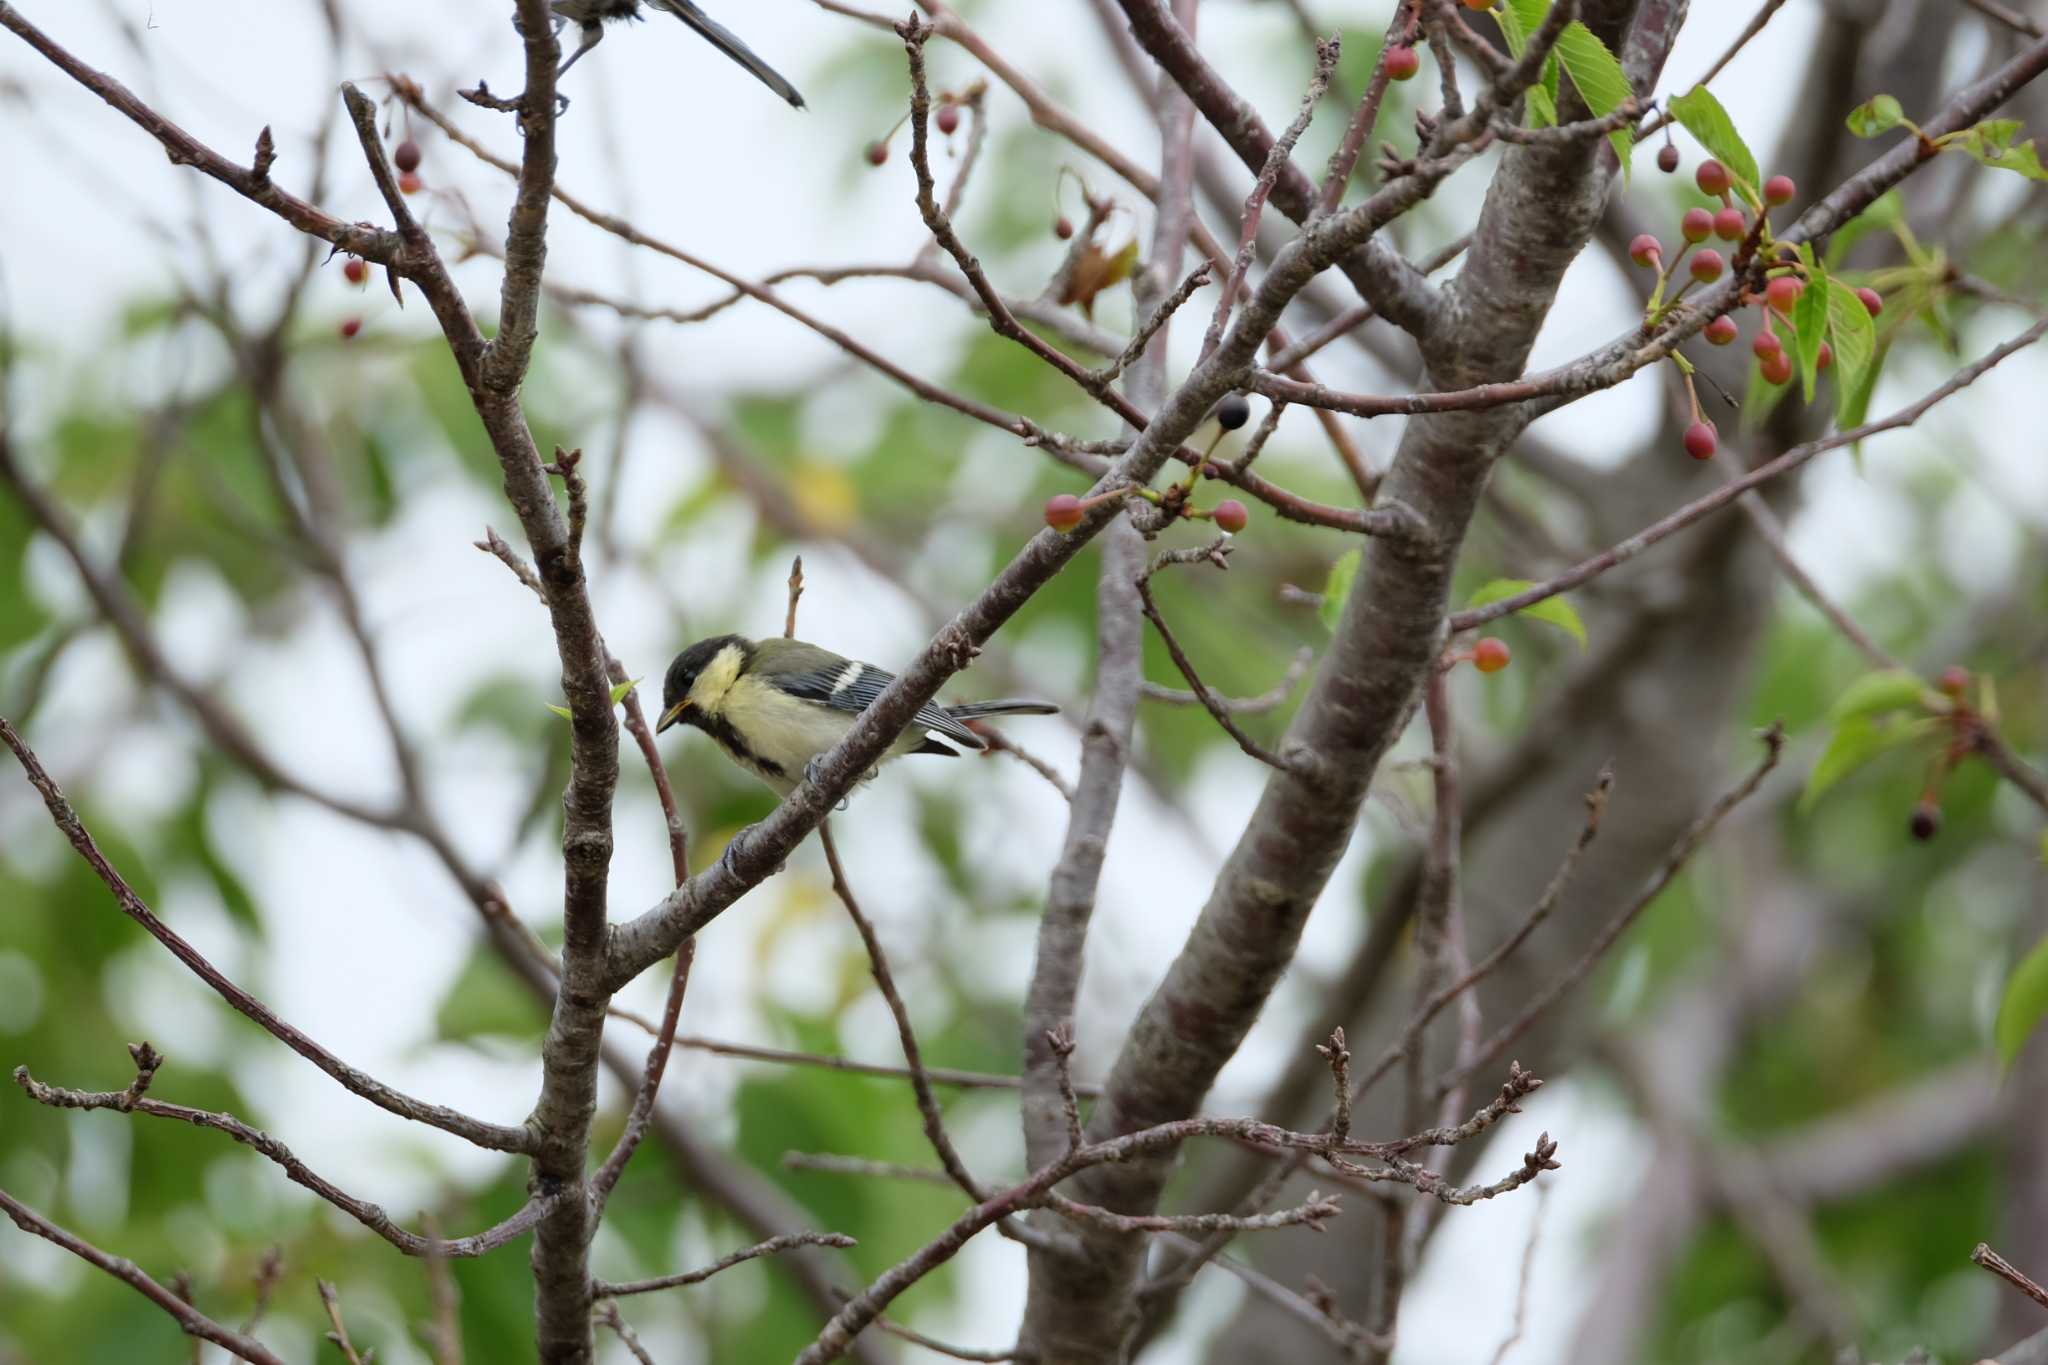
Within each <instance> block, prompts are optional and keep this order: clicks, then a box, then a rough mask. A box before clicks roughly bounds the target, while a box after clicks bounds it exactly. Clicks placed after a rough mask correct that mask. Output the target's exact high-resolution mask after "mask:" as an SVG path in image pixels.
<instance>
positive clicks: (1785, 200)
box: [1764, 175, 1799, 204]
mask: <svg viewBox="0 0 2048 1365" xmlns="http://www.w3.org/2000/svg"><path fill="white" fill-rule="evenodd" d="M1797 193H1799V187H1798V186H1797V185H1794V184H1793V183H1792V177H1791V176H1789V175H1774V176H1772V177H1771V178H1770V179H1769V180H1766V181H1764V202H1765V203H1766V204H1789V203H1791V202H1792V196H1793V195H1795V194H1797Z"/></svg>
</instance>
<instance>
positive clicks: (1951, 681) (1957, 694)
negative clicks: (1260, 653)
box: [1934, 664, 1970, 699]
mask: <svg viewBox="0 0 2048 1365" xmlns="http://www.w3.org/2000/svg"><path fill="white" fill-rule="evenodd" d="M1934 685H1935V686H1936V687H1937V688H1939V689H1941V693H1942V695H1943V696H1946V697H1954V698H1957V699H1961V697H1962V695H1963V693H1965V692H1967V691H1969V690H1970V670H1969V669H1967V668H1963V667H1961V666H1960V665H1957V664H1950V665H1949V666H1948V667H1947V668H1944V669H1942V670H1941V677H1940V678H1939V679H1937V680H1936V681H1935V684H1934Z"/></svg>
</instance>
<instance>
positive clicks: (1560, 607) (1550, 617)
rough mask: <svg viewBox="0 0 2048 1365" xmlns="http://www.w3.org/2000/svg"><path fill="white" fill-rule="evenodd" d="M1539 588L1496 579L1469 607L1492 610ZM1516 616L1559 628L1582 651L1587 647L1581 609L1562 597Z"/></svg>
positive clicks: (1548, 599) (1525, 581) (1519, 581)
mask: <svg viewBox="0 0 2048 1365" xmlns="http://www.w3.org/2000/svg"><path fill="white" fill-rule="evenodd" d="M1535 586H1536V585H1535V584H1534V583H1532V582H1531V581H1530V580H1528V579H1526V578H1496V579H1494V580H1493V581H1492V582H1491V583H1488V584H1486V585H1485V586H1483V587H1481V588H1480V589H1479V591H1477V592H1475V593H1473V594H1472V600H1471V601H1470V602H1467V603H1466V604H1465V605H1466V606H1467V607H1468V608H1472V607H1488V606H1492V605H1493V604H1494V603H1495V602H1499V601H1502V600H1504V599H1506V598H1510V597H1513V596H1514V595H1515V594H1516V593H1518V592H1523V591H1526V590H1527V589H1529V588H1533V587H1535ZM1515 615H1517V616H1527V617H1529V618H1530V619H1531V620H1535V621H1542V622H1544V623H1545V624H1546V625H1552V626H1556V627H1557V628H1558V629H1559V630H1561V631H1563V632H1564V633H1565V634H1567V635H1569V636H1571V637H1572V638H1573V639H1574V640H1577V641H1578V642H1579V648H1580V649H1584V648H1585V647H1586V623H1585V622H1584V621H1582V620H1580V619H1579V613H1578V611H1577V609H1576V608H1574V607H1573V606H1572V604H1571V603H1569V602H1567V601H1565V600H1564V598H1563V597H1562V596H1558V597H1546V598H1544V599H1543V600H1542V601H1541V602H1538V603H1536V604H1535V605H1534V606H1528V607H1523V608H1522V609H1521V610H1520V611H1518V612H1516V613H1515Z"/></svg>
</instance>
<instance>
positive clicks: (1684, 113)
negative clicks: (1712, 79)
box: [1670, 85, 1759, 198]
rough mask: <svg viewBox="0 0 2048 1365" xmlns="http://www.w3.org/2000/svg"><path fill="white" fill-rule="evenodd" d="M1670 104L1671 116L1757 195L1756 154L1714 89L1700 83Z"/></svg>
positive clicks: (1751, 192) (1753, 195) (1750, 191)
mask: <svg viewBox="0 0 2048 1365" xmlns="http://www.w3.org/2000/svg"><path fill="white" fill-rule="evenodd" d="M1670 107H1671V116H1672V117H1673V118H1675V119H1677V120H1678V121H1679V123H1680V124H1682V125H1683V126H1684V128H1685V131H1687V132H1688V133H1691V134H1692V135H1693V138H1694V139H1695V140H1696V141H1697V142H1698V143H1699V144H1700V146H1702V147H1704V148H1706V149H1707V152H1708V154H1709V155H1711V156H1712V157H1714V159H1715V160H1717V161H1719V162H1720V163H1721V164H1722V165H1724V166H1726V167H1727V168H1728V169H1729V171H1731V172H1732V173H1733V174H1734V176H1735V178H1736V179H1737V180H1738V181H1740V182H1741V183H1742V184H1743V185H1744V186H1746V187H1747V189H1748V191H1749V194H1750V196H1751V197H1752V198H1754V197H1755V195H1756V192H1757V185H1758V182H1759V177H1758V173H1757V169H1756V156H1755V154H1754V153H1752V152H1751V151H1750V150H1749V144H1748V143H1746V142H1744V141H1743V140H1742V134H1740V133H1738V132H1736V131H1735V120H1734V119H1731V118H1729V117H1728V111H1727V110H1726V109H1723V108H1722V107H1721V101H1719V100H1717V99H1715V98H1714V92H1713V91H1711V90H1709V89H1707V88H1706V87H1705V86H1703V85H1696V86H1694V87H1693V88H1692V89H1690V90H1688V91H1686V92H1685V93H1684V94H1683V95H1680V96H1679V97H1678V98H1677V99H1675V100H1673V101H1671V106H1670Z"/></svg>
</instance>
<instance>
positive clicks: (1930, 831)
mask: <svg viewBox="0 0 2048 1365" xmlns="http://www.w3.org/2000/svg"><path fill="white" fill-rule="evenodd" d="M1906 828H1907V829H1908V830H1910V831H1912V834H1913V837H1914V838H1915V839H1918V840H1919V841H1920V842H1921V843H1923V844H1924V843H1926V842H1927V841H1928V840H1929V839H1932V838H1933V837H1934V836H1935V835H1936V834H1939V833H1940V832H1941V807H1940V806H1937V805H1935V804H1934V803H1933V802H1932V801H1922V802H1921V803H1920V804H1919V805H1917V806H1915V807H1913V818H1912V819H1911V820H1910V821H1908V822H1907V824H1906Z"/></svg>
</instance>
